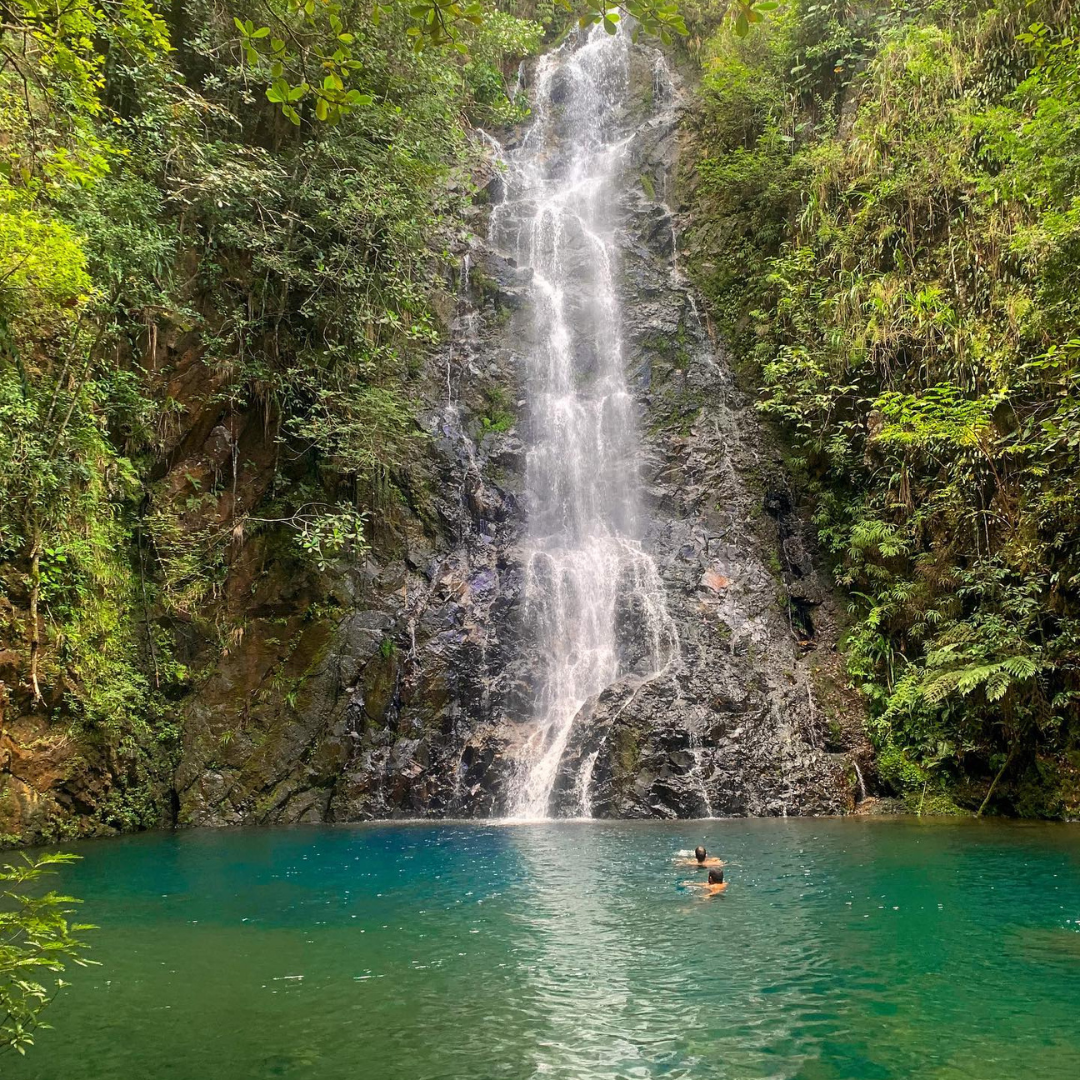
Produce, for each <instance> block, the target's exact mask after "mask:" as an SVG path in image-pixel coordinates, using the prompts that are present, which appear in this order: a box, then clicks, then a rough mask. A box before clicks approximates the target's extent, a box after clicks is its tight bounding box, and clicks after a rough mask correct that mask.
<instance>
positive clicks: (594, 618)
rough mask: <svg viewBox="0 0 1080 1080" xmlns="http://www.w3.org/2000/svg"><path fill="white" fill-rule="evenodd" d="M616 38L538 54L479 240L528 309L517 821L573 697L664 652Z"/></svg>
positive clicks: (551, 757) (621, 61)
mask: <svg viewBox="0 0 1080 1080" xmlns="http://www.w3.org/2000/svg"><path fill="white" fill-rule="evenodd" d="M630 48H631V45H630V38H629V35H628V34H626V33H623V32H622V31H621V30H620V32H619V33H618V34H616V35H609V34H607V33H605V32H604V31H603V30H602V28H600V27H594V28H593V30H592V31H591V32H589V33H588V34H581V35H576V36H575V38H573V39H572V40H571V41H568V42H567V43H566V44H564V45H563V46H562V47H561V48H559V49H558V50H556V51H554V52H552V53H550V54H548V55H547V56H545V57H543V58H542V59H541V60H540V62H539V65H538V68H537V71H536V77H535V79H534V80H533V117H534V120H533V123H532V125H531V127H530V128H529V130H528V132H527V134H526V136H525V138H524V139H523V141H522V143H521V145H520V146H519V147H518V148H517V149H516V150H513V151H511V152H509V153H507V155H506V157H505V164H506V173H505V197H504V199H503V201H502V202H501V203H500V204H499V205H498V206H497V207H496V208H495V209H494V210H493V212H492V219H491V241H492V244H493V246H495V247H496V248H497V249H499V250H501V251H502V252H504V253H505V254H506V255H507V256H508V257H510V258H512V259H514V260H515V261H516V263H517V265H518V266H519V267H523V268H528V269H529V270H530V271H531V279H530V280H531V283H530V294H529V303H530V305H531V310H532V313H533V316H534V318H533V334H532V338H531V340H530V341H528V342H523V343H522V347H523V351H525V350H527V365H526V403H527V416H528V422H527V426H526V440H527V459H526V509H527V514H528V540H527V544H526V553H525V558H524V569H525V608H526V610H525V618H526V620H527V623H528V627H529V630H530V632H531V635H532V639H533V641H534V643H535V645H536V647H537V650H538V653H539V657H540V665H541V669H540V672H539V675H538V680H537V685H536V687H535V693H534V701H535V708H534V713H533V715H532V716H531V717H523V718H522V720H523V721H527V723H524V724H523V730H524V731H525V732H526V733H527V734H526V735H525V736H524V737H523V739H522V743H521V745H520V747H519V748H518V751H517V770H516V774H515V775H514V777H513V778H512V780H511V785H510V796H509V811H510V814H511V816H513V817H515V818H520V819H535V818H545V817H547V816H548V815H549V813H550V801H551V793H552V788H553V786H554V784H555V781H556V778H557V777H558V775H559V771H560V765H561V763H562V761H563V757H564V754H565V752H566V750H567V745H568V741H569V739H570V736H571V733H572V731H573V728H574V722H575V719H576V717H577V716H578V714H579V712H580V710H581V708H582V706H583V705H584V704H585V703H586V702H587V701H588V700H589V699H590V698H592V697H594V696H595V695H597V694H599V693H601V692H602V691H603V690H604V689H605V688H606V687H608V686H610V685H611V684H612V683H614V682H615V681H616V680H618V679H621V678H634V679H638V680H644V679H648V678H651V677H654V676H655V675H656V674H657V673H658V672H660V671H661V670H663V669H664V668H665V667H666V665H667V664H669V663H670V661H671V660H672V658H673V657H674V655H675V654H676V652H677V649H678V642H677V635H676V631H675V627H674V623H673V621H672V619H671V618H670V616H669V615H668V611H667V607H666V602H665V597H664V589H663V584H662V582H661V580H660V576H659V574H658V572H657V568H656V565H655V564H654V562H653V560H652V559H651V558H650V557H649V555H648V554H647V553H646V551H645V550H644V548H643V545H642V532H643V522H642V515H641V513H640V509H639V500H638V486H639V477H638V473H639V454H638V450H639V440H638V434H637V417H636V413H637V407H636V404H635V401H634V399H633V397H632V395H631V394H630V392H629V390H628V387H627V383H626V377H625V373H624V370H623V355H622V348H621V343H620V309H619V300H618V295H617V291H616V274H617V250H616V232H617V230H616V222H615V220H614V219H615V208H616V204H617V197H618V194H619V191H620V185H624V184H626V183H627V182H628V178H627V177H626V176H625V175H624V170H623V164H624V160H625V151H626V147H627V145H628V144H629V142H630V140H631V139H632V138H633V135H632V134H627V133H626V132H625V131H623V130H621V129H620V121H621V118H622V110H623V105H624V100H625V97H626V92H627V87H628V81H629V50H630ZM594 762H595V756H594V757H593V762H592V763H594ZM592 763H590V764H589V768H588V773H589V774H590V776H583V779H584V780H585V783H586V784H587V783H588V780H589V779H590V777H591V772H592V768H591V764H592ZM587 797H588V796H587V792H586V795H585V798H586V799H587ZM585 805H587V803H585Z"/></svg>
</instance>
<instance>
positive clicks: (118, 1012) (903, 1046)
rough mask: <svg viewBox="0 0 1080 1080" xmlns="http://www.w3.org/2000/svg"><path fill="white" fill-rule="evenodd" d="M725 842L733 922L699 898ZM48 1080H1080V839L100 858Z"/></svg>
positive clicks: (709, 837) (729, 828)
mask: <svg viewBox="0 0 1080 1080" xmlns="http://www.w3.org/2000/svg"><path fill="white" fill-rule="evenodd" d="M702 841H704V842H705V843H706V844H707V845H708V846H709V848H710V849H711V850H712V851H714V852H715V853H717V854H719V855H721V856H722V857H723V858H725V859H727V860H728V861H729V867H728V878H729V881H730V886H729V888H728V891H727V893H726V894H725V895H723V896H721V897H717V898H713V899H703V898H701V897H699V896H697V895H695V894H693V893H690V892H688V891H686V890H682V889H680V888H679V886H678V882H679V881H680V880H681V879H682V878H685V877H686V876H688V875H689V876H695V875H694V874H693V872H692V871H689V870H683V869H681V868H678V867H676V866H675V865H674V863H673V858H672V857H673V854H674V853H675V852H677V851H679V850H681V849H687V848H691V847H693V846H694V845H695V844H696V843H699V842H702ZM75 849H76V850H78V851H79V853H80V854H82V855H83V856H84V859H83V861H82V862H81V863H79V864H77V865H76V866H74V867H72V868H70V869H66V870H65V871H64V874H63V877H64V880H63V887H64V888H66V889H68V890H70V891H71V892H73V893H75V894H76V895H79V896H82V897H84V899H85V911H84V915H85V916H86V918H87V919H88V920H89V921H92V922H95V923H97V924H98V925H99V927H100V929H99V930H97V931H96V932H94V933H93V934H92V940H93V945H94V948H93V954H94V956H95V958H96V959H97V960H99V961H100V962H101V965H102V966H101V967H100V968H94V969H91V970H88V971H78V970H76V971H74V972H72V973H70V979H71V982H72V983H73V985H72V986H71V988H70V989H68V990H66V991H65V992H64V993H63V995H62V997H61V998H60V999H59V1000H58V1001H57V1003H56V1004H55V1005H54V1006H53V1007H52V1009H51V1013H50V1020H51V1022H52V1023H53V1025H54V1027H55V1030H52V1031H47V1032H42V1033H41V1034H40V1035H39V1037H38V1045H37V1046H36V1047H35V1048H34V1049H33V1050H32V1051H31V1052H30V1054H29V1055H28V1056H27V1058H26V1059H25V1060H24V1061H12V1060H11V1059H8V1060H7V1061H6V1062H5V1066H6V1068H7V1069H8V1071H9V1075H10V1076H12V1077H16V1078H22V1080H30V1078H35V1080H61V1078H63V1080H105V1078H109V1080H142V1078H154V1080H157V1078H171V1080H218V1078H220V1080H242V1078H256V1077H258V1078H264V1077H266V1078H269V1077H291V1078H292V1077H312V1078H319V1080H346V1078H348V1080H366V1078H371V1080H398V1078H401V1080H405V1078H408V1080H436V1078H439V1080H442V1078H446V1080H495V1078H503V1077H505V1078H508V1080H525V1078H532V1077H536V1078H540V1077H543V1078H556V1080H593V1078H600V1077H604V1078H608V1077H627V1078H631V1077H633V1078H637V1077H640V1078H652V1077H670V1078H681V1077H687V1078H691V1077H692V1078H731V1080H751V1078H753V1080H757V1078H777V1080H780V1078H785V1080H786V1078H799V1080H839V1078H850V1080H887V1078H888V1080H891V1078H897V1080H899V1078H916V1077H917V1078H919V1080H931V1078H935V1080H960V1078H971V1080H991V1078H993V1080H1033V1078H1034V1080H1041V1078H1045V1080H1058V1078H1061V1080H1066V1078H1067V1080H1076V1078H1077V1077H1080V827H1076V826H1071V827H1070V826H1046V825H1020V824H1008V825H999V824H992V823H986V824H984V823H971V822H967V823H952V822H940V821H938V822H933V821H932V822H915V821H885V820H878V821H873V820H831V821H830V820H824V821H823V820H818V821H798V820H789V821H778V820H771V821H741V820H740V821H708V822H700V821H699V822H682V823H679V824H673V825H661V824H655V823H628V822H617V823H616V822H611V823H606V822H568V823H563V824H554V823H553V824H544V825H442V826H430V825H413V824H408V825H394V826H391V825H378V826H356V827H339V828H319V827H312V828H297V829H280V830H258V831H237V832H234V831H229V832H186V833H178V834H158V835H148V836H140V837H132V838H125V839H120V840H111V841H98V842H94V843H87V844H82V845H76V846H75Z"/></svg>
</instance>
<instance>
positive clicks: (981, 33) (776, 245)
mask: <svg viewBox="0 0 1080 1080" xmlns="http://www.w3.org/2000/svg"><path fill="white" fill-rule="evenodd" d="M1078 30H1080V25H1078V24H1077V22H1076V16H1075V14H1074V13H1073V12H1072V7H1071V5H1069V4H1066V3H1054V2H1046V3H1042V2H1036V3H1030V2H1023V0H993V2H984V3H974V2H963V0H937V2H932V3H922V2H908V3H903V2H895V3H891V4H877V5H852V4H848V3H843V2H839V0H835V2H834V0H818V2H809V0H795V2H792V3H788V4H785V5H783V7H782V9H781V10H780V11H779V12H777V13H776V15H775V17H774V18H772V19H771V20H769V22H768V24H767V25H766V26H765V27H764V28H763V29H762V30H761V31H760V32H758V33H755V34H752V35H751V36H750V37H748V38H747V39H746V40H744V41H739V40H737V39H733V38H731V37H730V36H728V35H722V34H721V35H717V36H715V37H714V38H712V39H711V40H710V41H709V42H708V43H707V44H706V45H705V46H704V48H703V53H702V62H703V64H704V68H705V71H704V76H703V81H702V88H701V94H700V100H699V110H698V115H697V134H698V140H697V145H698V148H699V151H700V156H699V159H698V160H697V161H696V162H695V164H696V173H697V176H696V186H695V188H694V191H693V199H694V206H695V211H696V216H695V221H694V232H693V236H692V247H693V249H694V251H695V254H696V273H697V277H698V280H699V282H700V284H701V285H702V287H703V288H704V289H705V291H706V292H707V294H708V296H709V298H710V299H711V301H712V305H713V309H714V311H715V312H716V314H717V317H718V318H719V319H720V320H721V321H722V322H723V323H724V324H725V328H726V330H727V331H728V333H729V335H730V336H731V338H732V339H733V341H734V343H735V344H736V346H737V349H736V352H737V353H738V355H739V356H740V357H742V358H744V360H745V362H746V368H747V370H746V372H745V374H746V375H747V376H748V377H750V378H753V379H754V380H755V382H756V383H757V384H758V385H759V386H760V387H761V394H760V405H759V407H760V409H761V411H762V412H763V413H764V414H765V416H767V417H769V418H771V419H772V420H773V421H775V423H776V424H777V426H778V427H779V429H780V430H781V432H782V434H783V436H784V437H785V439H786V440H787V442H788V444H789V446H790V447H791V448H792V453H793V461H794V464H795V466H796V468H797V469H798V471H799V472H800V473H801V475H802V476H803V478H804V480H805V481H806V484H807V485H808V487H809V489H810V491H811V494H812V498H813V502H814V506H815V508H816V522H817V525H818V528H819V531H820V536H821V539H822V541H823V545H824V547H825V548H826V549H827V551H828V552H830V553H831V554H832V556H833V557H834V559H835V566H836V574H837V580H838V581H839V582H840V583H841V584H842V585H843V586H844V587H845V588H846V589H847V590H848V593H849V595H850V597H851V611H852V613H853V625H852V629H851V632H850V634H849V636H848V639H847V645H846V649H847V659H848V664H849V668H850V671H851V673H852V675H853V676H854V678H855V679H856V681H857V682H858V684H859V685H860V686H862V688H863V689H864V690H865V691H866V693H867V694H868V695H869V700H870V704H871V709H872V721H871V734H872V737H873V739H874V741H875V743H876V745H877V746H878V748H879V752H880V771H881V774H882V776H883V778H884V779H885V780H886V781H887V782H888V783H889V784H890V785H891V786H893V787H894V788H895V789H898V790H900V791H914V792H918V793H919V794H920V795H923V794H925V793H927V792H930V793H931V794H933V793H937V792H940V791H942V790H946V791H949V792H951V793H952V795H953V796H955V797H956V798H958V799H960V800H961V801H964V802H967V803H968V804H970V805H972V806H973V807H980V806H981V805H982V804H983V802H984V799H988V798H989V793H990V788H991V785H997V786H995V788H994V790H995V792H996V793H997V795H998V796H1002V797H1003V796H1009V799H1010V801H1009V802H1006V803H1003V805H1004V806H1009V807H1010V808H1012V809H1017V810H1020V811H1021V812H1027V813H1049V814H1060V813H1062V812H1065V811H1066V810H1067V808H1068V804H1069V803H1070V800H1071V802H1072V805H1073V806H1074V807H1075V799H1076V792H1075V789H1074V791H1073V794H1072V795H1071V796H1070V795H1069V792H1068V778H1069V776H1070V775H1073V776H1074V775H1075V765H1076V758H1075V756H1074V753H1075V751H1074V748H1075V740H1076V737H1077V735H1078V733H1080V724H1078V722H1077V719H1078V717H1077V698H1078V694H1080V676H1078V668H1077V665H1078V660H1080V509H1078V506H1077V495H1078V487H1077V467H1078V465H1080V456H1078V454H1080V405H1078V403H1077V396H1076V391H1077V383H1078V379H1080V290H1078V285H1080V281H1078V274H1080V269H1078V267H1080V261H1078V255H1080V216H1078V215H1080V209H1078V208H1080V202H1078V200H1077V195H1078V192H1080V189H1078V186H1077V181H1078V179H1080V41H1078V40H1077V37H1076V35H1077V31H1078ZM976 780H977V781H978V782H977V783H975V782H974V781H976Z"/></svg>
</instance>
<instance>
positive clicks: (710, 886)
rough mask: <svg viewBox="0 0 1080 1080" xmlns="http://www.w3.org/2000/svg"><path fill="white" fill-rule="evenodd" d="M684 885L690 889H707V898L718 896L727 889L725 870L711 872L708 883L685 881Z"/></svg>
mask: <svg viewBox="0 0 1080 1080" xmlns="http://www.w3.org/2000/svg"><path fill="white" fill-rule="evenodd" d="M683 885H684V886H685V887H686V888H688V889H705V890H706V895H707V896H716V894H717V893H722V892H723V891H724V890H725V889H726V888H727V882H726V881H724V871H723V870H710V871H709V880H708V881H684V882H683Z"/></svg>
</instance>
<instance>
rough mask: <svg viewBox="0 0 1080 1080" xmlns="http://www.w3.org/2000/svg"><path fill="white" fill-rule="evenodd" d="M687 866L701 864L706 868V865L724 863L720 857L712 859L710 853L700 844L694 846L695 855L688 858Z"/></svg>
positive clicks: (720, 864) (721, 864)
mask: <svg viewBox="0 0 1080 1080" xmlns="http://www.w3.org/2000/svg"><path fill="white" fill-rule="evenodd" d="M686 865H687V866H700V867H701V868H702V869H704V868H705V867H706V866H723V865H724V864H723V863H722V862H721V861H720V860H719V859H710V858H709V853H708V852H707V851H706V850H705V849H704V848H703V847H702V846H701V845H700V844H698V846H697V847H696V848H694V857H693V858H692V859H687V860H686Z"/></svg>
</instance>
